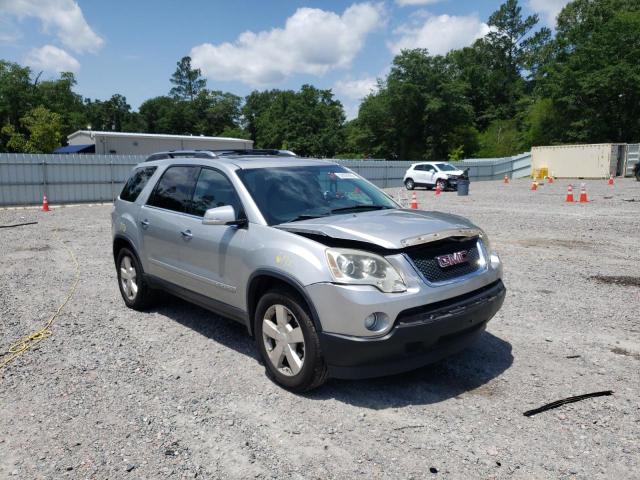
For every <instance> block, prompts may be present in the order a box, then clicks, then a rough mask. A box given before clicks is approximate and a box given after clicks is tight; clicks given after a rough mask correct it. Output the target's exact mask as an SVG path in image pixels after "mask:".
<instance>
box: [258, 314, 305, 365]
mask: <svg viewBox="0 0 640 480" xmlns="http://www.w3.org/2000/svg"><path fill="white" fill-rule="evenodd" d="M262 339H263V341H264V346H265V349H266V351H267V357H268V358H269V361H270V362H271V365H273V367H274V368H276V369H277V370H278V371H279V372H280V373H282V374H283V375H286V376H289V377H291V376H294V375H297V374H298V373H299V372H300V370H302V366H303V365H304V360H305V355H304V354H305V348H304V336H303V334H302V328H300V324H299V323H298V320H297V319H296V316H295V315H294V314H293V312H291V310H289V309H288V308H287V307H285V306H284V305H280V304H276V305H272V306H270V307H269V308H268V309H267V311H266V312H265V314H264V318H263V320H262Z"/></svg>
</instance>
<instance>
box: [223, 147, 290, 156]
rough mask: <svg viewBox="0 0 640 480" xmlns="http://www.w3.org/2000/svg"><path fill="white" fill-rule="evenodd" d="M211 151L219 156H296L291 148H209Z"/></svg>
mask: <svg viewBox="0 0 640 480" xmlns="http://www.w3.org/2000/svg"><path fill="white" fill-rule="evenodd" d="M211 151H212V152H213V153H215V154H216V155H218V156H220V157H226V156H231V155H236V156H251V157H262V156H274V157H297V155H296V154H295V153H294V152H292V151H291V150H276V149H272V148H251V149H230V150H211Z"/></svg>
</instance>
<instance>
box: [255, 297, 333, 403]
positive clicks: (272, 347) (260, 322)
mask: <svg viewBox="0 0 640 480" xmlns="http://www.w3.org/2000/svg"><path fill="white" fill-rule="evenodd" d="M267 319H268V320H269V322H270V324H269V323H268V322H267ZM272 320H273V321H272ZM274 327H275V330H274ZM265 328H268V329H269V330H270V332H267V333H265ZM297 329H299V331H298V330H297ZM253 331H254V333H255V340H256V346H257V348H258V351H259V352H260V357H261V358H262V361H263V362H264V366H265V371H266V373H267V376H268V377H269V378H270V379H271V380H273V381H274V382H275V383H277V384H278V385H280V386H282V387H284V388H286V389H287V390H290V391H292V392H306V391H309V390H312V389H314V388H317V387H319V386H320V385H322V384H323V383H324V382H325V381H326V380H327V374H328V371H327V366H326V364H325V362H324V358H323V357H322V352H321V350H320V340H319V338H318V334H317V333H316V329H315V326H314V325H313V321H312V320H311V316H310V314H309V311H308V309H307V307H306V305H305V303H304V302H303V301H302V300H301V299H300V298H299V296H298V295H297V294H295V293H294V292H292V291H289V290H281V289H278V290H270V291H268V292H267V293H265V294H264V295H263V296H262V298H260V301H259V302H258V305H257V307H256V313H255V317H254V330H253ZM295 331H297V333H292V332H295ZM283 332H288V333H286V334H284V335H287V336H286V337H284V336H281V337H279V338H280V340H279V341H277V340H275V337H276V336H280V335H283ZM288 340H289V341H290V340H302V343H300V342H295V343H294V342H291V343H289V342H288ZM280 346H281V347H282V348H280ZM270 354H271V355H270ZM290 358H291V359H292V360H291V363H289V362H290V360H289V359H290ZM300 360H301V363H300Z"/></svg>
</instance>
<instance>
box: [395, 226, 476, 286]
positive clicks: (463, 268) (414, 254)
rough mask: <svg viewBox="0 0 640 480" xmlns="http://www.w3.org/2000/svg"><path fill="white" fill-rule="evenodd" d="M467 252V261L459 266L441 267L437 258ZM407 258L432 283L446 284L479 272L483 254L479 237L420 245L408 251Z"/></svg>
mask: <svg viewBox="0 0 640 480" xmlns="http://www.w3.org/2000/svg"><path fill="white" fill-rule="evenodd" d="M463 250H466V252H467V261H466V262H464V263H460V264H458V265H452V266H449V267H441V266H440V265H439V264H438V260H437V259H436V257H439V256H441V255H447V254H452V253H456V252H460V251H463ZM406 253H407V256H408V257H409V258H410V259H411V261H412V262H413V264H414V265H415V267H416V268H417V269H418V271H419V272H420V273H421V274H422V276H423V277H424V278H425V279H426V280H427V281H428V282H430V283H438V282H446V281H449V280H453V279H455V278H457V277H461V276H463V275H468V274H470V273H474V272H476V271H478V270H479V269H480V268H482V266H481V265H480V258H481V253H480V251H479V250H478V237H474V238H471V239H464V240H454V239H447V240H443V241H440V242H437V243H435V242H434V243H432V244H425V245H418V246H416V247H414V248H412V249H411V250H408V251H407V252H406Z"/></svg>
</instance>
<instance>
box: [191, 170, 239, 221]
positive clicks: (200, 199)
mask: <svg viewBox="0 0 640 480" xmlns="http://www.w3.org/2000/svg"><path fill="white" fill-rule="evenodd" d="M224 205H231V206H232V207H233V209H234V210H235V212H236V215H237V214H239V213H240V210H241V206H240V199H239V198H238V195H236V191H235V189H234V188H233V185H231V182H230V181H229V179H227V177H225V176H224V175H223V174H222V173H220V172H218V171H217V170H211V169H209V168H203V169H202V170H201V171H200V176H199V177H198V183H196V189H195V192H194V193H193V202H192V204H191V212H190V213H192V214H193V215H198V216H200V217H202V216H203V215H204V212H206V211H207V210H208V209H210V208H216V207H222V206H224Z"/></svg>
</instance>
